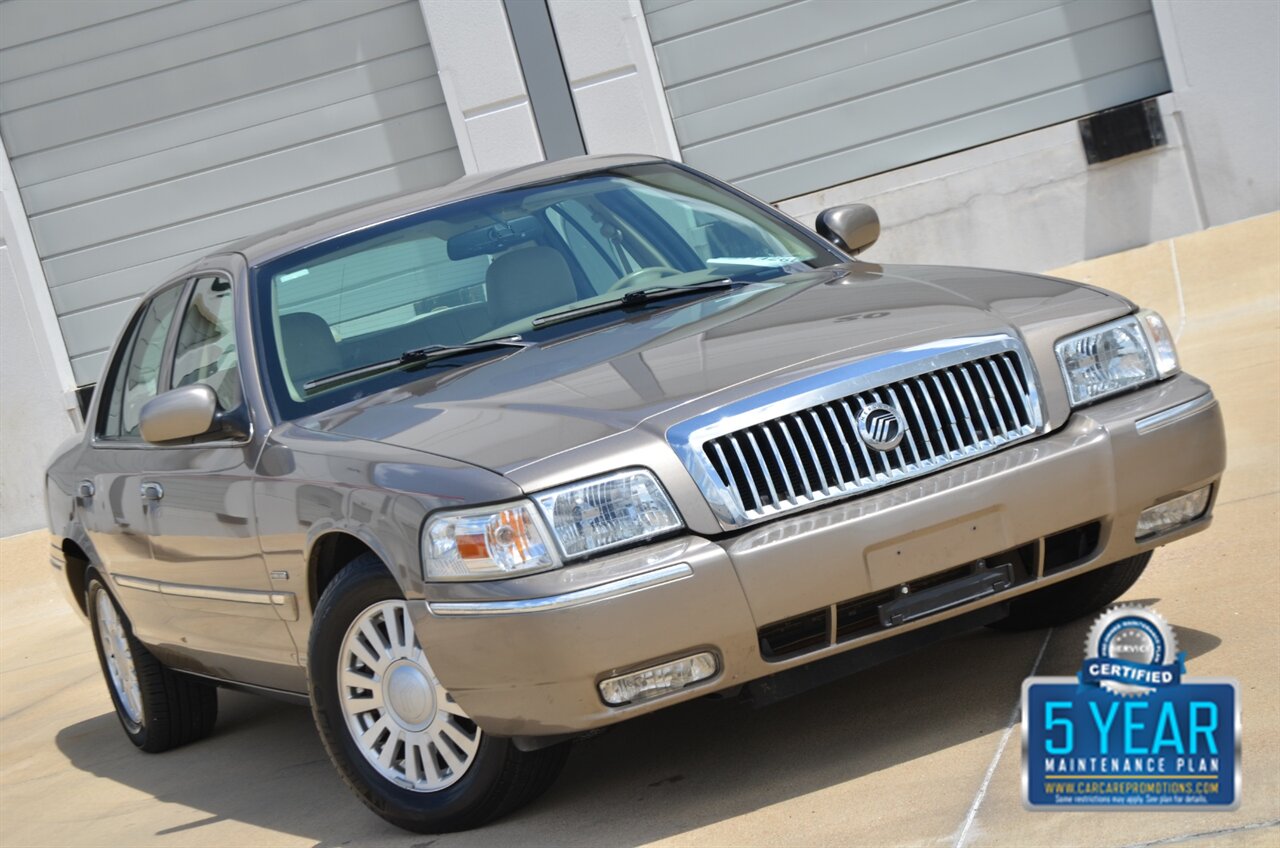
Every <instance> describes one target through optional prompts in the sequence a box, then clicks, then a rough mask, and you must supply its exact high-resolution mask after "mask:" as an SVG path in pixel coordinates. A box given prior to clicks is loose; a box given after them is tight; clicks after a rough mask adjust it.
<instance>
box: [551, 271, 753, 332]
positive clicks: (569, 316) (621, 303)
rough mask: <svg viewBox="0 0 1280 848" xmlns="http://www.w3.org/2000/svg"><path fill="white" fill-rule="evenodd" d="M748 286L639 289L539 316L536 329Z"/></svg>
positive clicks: (725, 283)
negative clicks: (609, 298)
mask: <svg viewBox="0 0 1280 848" xmlns="http://www.w3.org/2000/svg"><path fill="white" fill-rule="evenodd" d="M744 285H746V283H745V282H742V281H738V280H707V281H706V282H705V283H694V284H693V285H689V286H654V287H653V288H648V289H638V290H636V291H633V292H627V293H626V294H624V295H623V296H622V297H616V298H613V299H612V300H602V301H600V302H599V303H588V304H586V305H585V306H575V307H572V308H570V309H565V310H563V311H561V312H552V313H551V314H549V315H539V316H538V317H537V318H534V319H533V326H534V327H549V326H551V325H552V324H559V323H560V322H562V321H572V320H573V319H574V318H583V317H585V316H587V315H596V314H599V313H601V312H612V311H614V310H615V309H630V308H632V307H636V306H644V305H645V304H647V303H653V302H654V301H655V300H666V299H667V298H671V297H680V296H681V295H685V294H693V293H696V292H716V291H728V290H729V289H736V288H738V287H739V286H744Z"/></svg>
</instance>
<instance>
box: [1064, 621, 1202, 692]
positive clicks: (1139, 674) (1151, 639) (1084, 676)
mask: <svg viewBox="0 0 1280 848" xmlns="http://www.w3.org/2000/svg"><path fill="white" fill-rule="evenodd" d="M1084 656H1085V660H1084V664H1083V665H1082V666H1081V668H1080V674H1079V675H1078V677H1079V680H1080V682H1081V683H1082V684H1093V685H1095V686H1101V687H1102V688H1103V689H1106V690H1107V691H1108V692H1113V693H1115V694H1117V695H1127V696H1133V695H1149V694H1151V693H1152V692H1153V691H1155V690H1156V689H1158V688H1163V687H1165V686H1172V685H1173V684H1175V683H1178V682H1179V681H1181V679H1182V675H1183V674H1184V673H1185V672H1186V667H1185V665H1184V660H1185V654H1182V653H1179V651H1178V637H1177V636H1176V635H1174V632H1173V628H1172V627H1171V626H1170V625H1169V622H1167V621H1165V618H1164V616H1162V615H1161V614H1160V613H1158V612H1156V611H1155V610H1153V609H1147V608H1146V607H1139V606H1116V607H1112V608H1111V609H1109V610H1107V611H1105V612H1103V613H1102V614H1101V615H1099V616H1098V618H1097V620H1096V621H1094V623H1093V627H1092V628H1090V630H1089V635H1088V636H1087V637H1086V638H1085V641H1084Z"/></svg>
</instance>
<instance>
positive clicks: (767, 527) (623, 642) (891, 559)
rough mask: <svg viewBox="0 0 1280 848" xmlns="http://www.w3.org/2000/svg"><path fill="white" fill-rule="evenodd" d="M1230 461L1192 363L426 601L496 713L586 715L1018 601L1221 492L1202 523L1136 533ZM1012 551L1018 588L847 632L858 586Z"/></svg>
mask: <svg viewBox="0 0 1280 848" xmlns="http://www.w3.org/2000/svg"><path fill="white" fill-rule="evenodd" d="M1225 465H1226V447H1225V438H1224V430H1223V423H1222V414H1221V410H1220V409H1219V407H1218V404H1217V402H1216V401H1215V400H1214V399H1213V395H1212V393H1211V392H1210V391H1209V388H1208V386H1206V385H1205V384H1204V383H1202V382H1200V381H1199V380H1196V379H1195V378H1193V377H1191V376H1189V375H1185V374H1184V375H1179V376H1177V377H1174V378H1172V379H1170V380H1167V381H1165V382H1163V383H1160V384H1158V385H1156V386H1152V387H1150V388H1147V389H1143V390H1141V391H1138V392H1134V393H1132V394H1128V395H1124V396H1122V397H1119V398H1115V399H1113V400H1109V401H1105V402H1103V403H1099V404H1097V405H1095V406H1092V407H1088V408H1086V409H1083V410H1080V411H1078V412H1076V413H1075V414H1073V415H1072V417H1071V419H1070V420H1069V421H1068V422H1067V424H1066V426H1064V427H1062V428H1060V429H1058V430H1057V431H1055V432H1053V433H1050V434H1047V435H1045V436H1042V437H1040V438H1037V439H1034V440H1031V441H1027V442H1022V443H1019V444H1016V445H1012V446H1010V447H1008V448H1006V449H1004V450H1001V451H999V452H997V453H994V454H991V455H988V456H986V457H983V458H980V459H977V460H973V461H971V462H968V463H964V464H960V465H956V466H951V467H949V468H947V469H945V470H942V471H939V472H938V473H936V474H934V475H931V476H929V477H925V478H921V479H918V480H913V481H910V482H907V483H904V484H901V485H899V486H896V487H892V488H889V489H884V490H881V491H878V492H875V493H873V494H869V495H865V496H863V497H858V498H853V499H850V500H845V501H841V502H838V503H835V504H832V505H830V506H826V507H824V508H818V509H812V510H808V511H805V512H801V513H798V514H792V515H788V516H785V517H782V518H778V519H776V520H773V521H770V522H767V523H764V524H760V525H756V526H754V527H751V528H747V529H746V530H744V531H741V532H738V533H735V534H732V535H728V536H725V537H723V538H718V539H714V540H713V539H706V538H702V537H699V536H694V535H686V536H683V537H679V538H675V539H668V540H665V541H661V542H657V543H654V544H651V545H646V546H643V547H640V548H637V549H632V550H629V551H626V552H624V553H621V554H617V555H612V556H605V557H601V558H599V559H597V560H593V561H590V562H587V563H583V564H581V565H574V566H571V567H568V568H563V569H559V570H557V571H553V572H548V573H545V574H539V575H533V576H530V577H526V578H520V579H516V580H509V581H502V582H494V583H483V584H476V583H471V584H434V585H432V587H431V591H432V593H433V594H432V595H431V596H430V597H429V598H428V599H427V600H426V601H425V602H418V603H414V604H411V609H412V612H413V615H414V619H415V624H416V626H417V628H418V632H419V636H420V638H421V639H422V641H423V644H425V645H428V646H429V648H428V655H429V658H430V661H431V663H432V666H433V668H434V669H435V670H436V672H437V674H438V675H439V676H440V680H441V682H442V683H443V684H444V685H445V687H446V688H448V689H449V690H450V692H452V693H453V695H454V697H455V698H456V699H457V700H458V702H459V703H460V704H461V705H462V707H463V708H464V709H466V710H467V712H468V713H469V714H470V715H471V716H472V717H473V718H475V720H476V721H477V722H478V723H479V724H480V725H481V726H482V727H483V728H484V729H485V730H486V731H487V732H489V733H493V734H497V735H506V736H540V735H555V734H564V733H574V732H579V731H585V730H590V729H593V728H597V727H601V726H604V725H608V724H612V723H615V722H618V721H622V720H624V719H627V718H631V717H633V716H636V715H640V714H643V713H647V712H651V711H653V710H656V709H660V708H662V707H665V706H669V705H671V704H674V703H678V702H681V701H685V700H689V699H691V698H695V697H699V696H701V695H706V694H709V693H711V692H715V691H718V690H721V689H726V688H730V687H734V686H738V685H740V684H743V683H746V682H748V681H751V680H755V679H757V678H761V677H764V676H767V675H770V674H774V673H776V672H779V671H783V670H786V669H788V668H793V667H795V666H798V665H802V664H805V663H809V662H813V661H815V660H818V659H822V658H825V657H829V656H832V655H834V654H837V653H841V652H844V651H850V650H855V649H857V648H859V647H864V646H866V645H869V644H871V643H874V642H878V641H880V640H882V639H888V638H893V637H894V636H896V635H898V634H901V633H906V632H909V631H913V630H916V629H918V628H920V627H924V626H928V625H930V624H934V623H936V622H940V621H943V620H946V619H949V618H951V617H954V616H958V615H962V614H965V613H969V612H972V611H974V610H977V609H980V608H982V607H984V606H987V605H990V604H994V603H1003V602H1005V601H1008V600H1009V599H1011V598H1013V597H1016V596H1018V595H1020V594H1024V593H1026V592H1030V591H1034V590H1036V589H1039V588H1042V587H1044V586H1048V585H1050V584H1052V583H1056V582H1058V581H1060V580H1064V579H1067V578H1069V577H1072V576H1075V575H1078V574H1080V573H1082V572H1085V571H1088V570H1089V569H1091V568H1096V567H1099V566H1102V565H1106V564H1108V563H1112V562H1115V561H1117V560H1120V559H1123V558H1125V557H1128V556H1132V555H1134V554H1137V553H1141V552H1143V551H1147V550H1150V549H1152V548H1154V547H1157V546H1159V545H1163V544H1167V543H1168V542H1171V541H1174V540H1176V539H1179V538H1182V537H1183V536H1186V535H1190V534H1191V533H1195V532H1198V531H1200V530H1203V529H1204V528H1205V527H1207V526H1208V523H1209V521H1210V518H1211V513H1212V508H1213V504H1212V500H1211V501H1210V504H1209V507H1208V509H1207V510H1206V511H1205V513H1204V514H1203V515H1202V516H1201V517H1199V518H1197V519H1195V520H1193V521H1192V522H1190V523H1188V524H1186V525H1183V526H1181V527H1178V528H1176V529H1174V530H1172V531H1171V532H1168V533H1164V534H1162V535H1159V536H1155V537H1153V538H1148V539H1144V540H1142V541H1135V538H1134V536H1135V532H1134V531H1135V527H1136V524H1137V519H1138V515H1139V513H1141V512H1142V510H1144V509H1146V508H1148V507H1150V506H1152V505H1154V504H1156V503H1159V502H1161V501H1163V500H1166V499H1167V498H1169V497H1174V496H1177V495H1180V494H1184V493H1187V492H1191V491H1194V490H1196V489H1199V488H1202V487H1204V486H1209V485H1213V486H1214V494H1215V495H1216V491H1217V486H1216V485H1215V484H1216V483H1217V481H1218V479H1219V478H1220V477H1221V475H1222V471H1223V468H1224V467H1225ZM1081 527H1087V528H1090V532H1089V533H1086V534H1085V535H1084V538H1086V539H1087V540H1088V544H1089V546H1090V549H1089V550H1085V551H1083V552H1082V554H1081V555H1080V556H1077V557H1075V558H1074V559H1073V558H1071V557H1068V558H1067V559H1066V560H1065V561H1064V560H1063V558H1062V556H1061V555H1060V554H1059V555H1057V556H1056V557H1055V556H1054V555H1053V554H1052V550H1053V549H1052V545H1053V544H1054V542H1053V540H1055V539H1057V538H1062V536H1061V535H1060V534H1062V533H1063V531H1067V530H1071V529H1072V528H1081ZM1073 538H1074V537H1073ZM1046 539H1049V540H1050V548H1049V549H1047V548H1046V545H1045V540H1046ZM1008 551H1020V552H1021V553H1022V554H1024V555H1025V556H1026V557H1027V558H1028V559H1027V561H1025V562H1024V564H1023V567H1024V568H1025V573H1024V575H1023V577H1022V578H1021V579H1019V580H1018V581H1017V582H1015V583H1014V585H1012V586H1010V587H1008V588H1003V589H1002V590H999V591H996V592H994V593H992V594H989V595H986V596H985V597H982V598H980V599H977V600H974V601H971V602H966V603H962V604H959V605H956V606H952V607H949V608H947V609H945V610H943V611H940V612H936V613H933V614H931V615H928V616H925V617H922V618H919V619H915V620H911V621H909V622H907V623H903V624H895V625H893V626H888V627H877V629H876V630H875V631H874V632H865V633H860V634H855V635H851V636H848V637H845V636H842V635H839V634H837V632H836V626H835V622H836V620H837V616H836V614H835V613H836V610H837V609H842V608H843V607H838V606H837V605H841V604H842V603H843V602H846V601H849V600H851V599H859V598H864V597H867V596H875V595H876V594H877V593H883V592H885V591H886V590H895V589H896V588H897V587H901V586H903V585H904V584H912V585H917V584H921V585H922V584H923V583H925V582H928V579H929V577H930V575H935V574H938V573H939V572H946V571H948V570H950V569H953V568H955V567H956V566H960V565H963V564H966V563H971V562H974V561H975V560H979V559H981V558H984V557H988V556H991V555H994V554H997V553H999V552H1008ZM1047 553H1048V555H1047ZM1047 561H1048V562H1050V563H1051V565H1052V568H1051V570H1046V568H1045V565H1046V562H1047ZM824 610H829V611H831V615H830V617H829V620H830V621H831V622H832V624H831V633H830V634H829V635H830V638H824V639H823V640H821V641H820V643H818V644H814V645H810V646H808V647H806V648H805V649H804V650H803V651H802V652H800V653H798V654H794V655H786V656H781V657H771V658H770V659H766V658H765V656H764V654H763V653H762V648H761V642H760V629H761V628H765V627H767V626H769V625H773V624H776V623H778V622H783V621H787V620H790V619H794V618H796V617H798V616H803V615H805V614H812V613H818V614H821V613H822V611H824ZM700 651H713V652H714V653H715V654H716V655H717V657H718V658H719V672H718V673H717V675H716V676H715V677H713V678H711V679H709V680H706V681H703V682H701V683H698V684H695V685H693V686H690V687H689V688H687V689H684V690H681V691H678V692H675V693H673V694H669V695H666V696H663V697H658V698H655V699H653V700H650V701H644V702H640V703H634V704H628V705H625V706H621V707H609V706H606V705H605V704H604V702H603V701H602V700H601V698H600V694H599V691H598V688H597V687H598V684H599V681H600V680H601V679H603V678H605V677H610V676H613V675H616V674H619V673H623V672H626V671H630V670H633V669H637V668H642V667H646V666H651V665H654V664H656V663H658V662H661V661H663V660H667V659H673V658H677V657H683V656H688V655H690V654H695V653H698V652H700Z"/></svg>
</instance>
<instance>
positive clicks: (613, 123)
mask: <svg viewBox="0 0 1280 848" xmlns="http://www.w3.org/2000/svg"><path fill="white" fill-rule="evenodd" d="M549 7H550V9H551V19H552V21H553V22H554V24H555V28H556V39H557V41H559V43H560V54H561V57H562V59H563V61H564V68H565V76H566V77H568V80H569V88H570V90H571V91H572V92H573V101H574V106H575V107H576V108H577V110H578V124H579V126H581V128H582V137H583V140H584V141H585V142H586V145H587V152H588V153H652V154H654V155H657V156H665V157H667V158H668V159H679V158H680V148H679V146H678V145H677V144H676V136H675V130H674V129H673V128H672V125H671V113H670V111H669V110H668V109H667V100H666V97H665V96H664V95H663V92H662V81H661V79H660V78H659V77H658V66H657V63H656V62H655V61H654V57H653V45H652V44H650V42H649V30H648V28H647V27H646V26H645V22H644V12H643V11H642V10H641V8H640V0H597V2H593V3H587V2H583V0H549Z"/></svg>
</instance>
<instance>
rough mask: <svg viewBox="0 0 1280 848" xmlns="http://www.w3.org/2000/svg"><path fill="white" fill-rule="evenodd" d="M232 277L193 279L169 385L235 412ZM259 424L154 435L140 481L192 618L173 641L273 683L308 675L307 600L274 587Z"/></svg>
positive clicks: (161, 567)
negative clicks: (299, 633)
mask: <svg viewBox="0 0 1280 848" xmlns="http://www.w3.org/2000/svg"><path fill="white" fill-rule="evenodd" d="M234 300H235V292H234V290H233V282H232V279H231V277H230V276H229V275H225V276H224V275H223V274H221V273H216V274H208V275H203V276H199V277H197V278H196V279H194V280H193V282H192V284H191V288H190V291H189V292H188V294H187V297H186V299H185V303H184V305H183V307H182V310H181V314H180V316H179V320H178V322H177V324H176V327H175V331H174V332H175V333H176V337H175V339H174V342H173V344H172V345H171V351H170V352H169V353H168V354H167V355H168V356H169V357H170V358H171V360H170V364H169V367H167V368H165V369H164V375H163V376H162V378H161V379H162V386H163V387H165V388H178V387H181V386H186V385H191V384H194V383H203V384H205V385H207V386H209V387H210V388H212V389H213V391H214V393H215V394H216V395H217V397H218V405H219V407H220V408H221V409H223V410H236V409H238V408H241V407H242V406H243V404H244V402H245V399H244V395H243V389H242V384H241V380H240V358H239V351H240V348H241V347H242V346H241V345H238V344H237V338H236V327H235V308H234ZM261 444H262V442H261V437H260V435H259V434H254V435H249V436H243V437H235V438H226V437H213V438H207V439H194V440H192V441H191V443H189V444H179V445H153V446H151V447H150V448H149V449H148V451H147V453H148V461H147V465H146V468H145V469H144V473H143V479H142V480H141V483H140V493H141V496H142V497H143V499H144V501H145V502H146V511H147V519H148V531H149V535H150V537H151V557H152V563H151V569H150V570H149V571H150V574H151V575H153V576H154V578H155V579H156V580H158V581H160V582H161V583H162V586H161V591H162V594H164V596H165V600H166V603H167V604H168V605H169V607H170V608H171V609H172V610H173V616H174V620H175V621H179V622H181V624H180V626H176V627H173V628H171V633H172V634H173V635H176V636H177V637H178V638H179V639H180V640H181V642H180V643H178V644H172V645H171V647H172V648H173V649H174V650H175V651H178V652H181V653H182V654H184V655H185V656H186V658H187V661H189V662H190V663H192V664H193V667H195V668H196V670H200V671H204V672H206V673H208V674H212V675H214V676H217V677H229V678H233V679H236V680H239V681H242V682H246V683H254V684H257V685H262V686H270V687H273V688H284V689H299V688H301V687H302V686H303V685H304V683H305V681H304V680H303V678H302V674H301V670H300V668H299V667H298V663H297V652H296V650H295V647H294V644H293V640H292V638H291V637H290V635H289V631H288V627H287V624H286V622H288V621H294V620H296V619H297V615H298V607H297V599H296V598H295V597H294V596H293V595H292V594H289V593H282V592H278V591H274V590H273V589H272V587H271V581H270V579H269V577H268V575H267V571H266V564H265V561H264V559H263V556H262V552H261V549H260V547H259V545H258V535H257V534H258V529H257V519H256V516H255V515H254V504H253V476H252V475H253V467H254V463H255V461H256V458H257V454H258V451H259V450H260V449H261Z"/></svg>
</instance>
